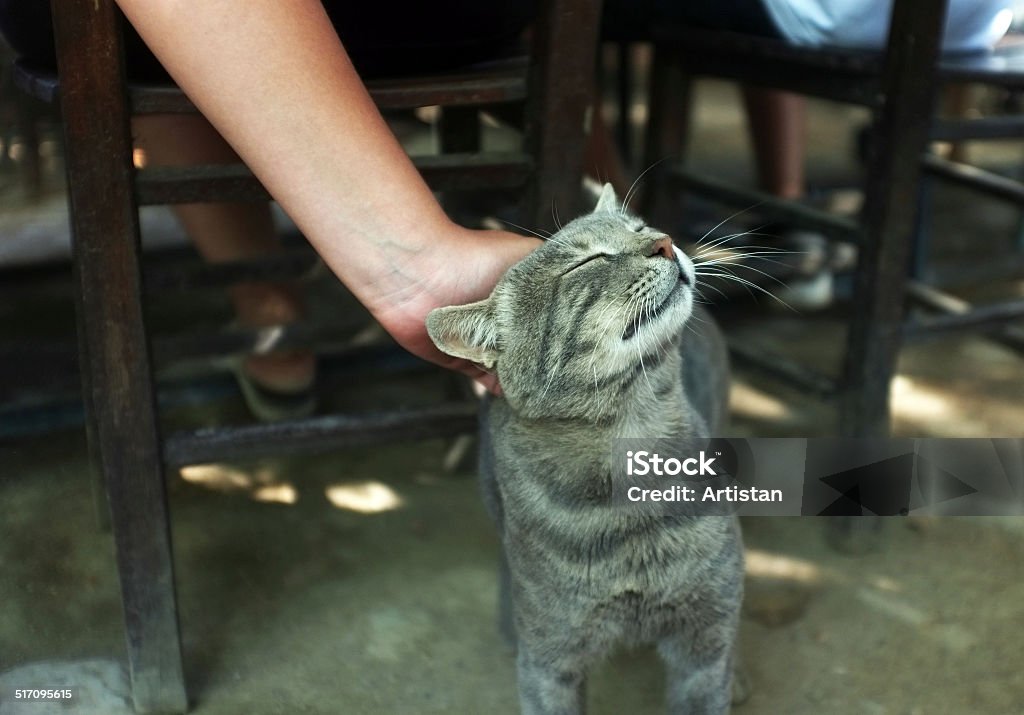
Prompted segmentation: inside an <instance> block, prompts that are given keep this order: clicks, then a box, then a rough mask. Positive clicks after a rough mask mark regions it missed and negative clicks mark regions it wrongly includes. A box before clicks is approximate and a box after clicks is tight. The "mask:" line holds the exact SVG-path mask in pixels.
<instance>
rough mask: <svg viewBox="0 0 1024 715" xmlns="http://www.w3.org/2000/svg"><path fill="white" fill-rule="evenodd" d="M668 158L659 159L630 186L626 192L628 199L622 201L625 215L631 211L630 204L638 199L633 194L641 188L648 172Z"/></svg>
mask: <svg viewBox="0 0 1024 715" xmlns="http://www.w3.org/2000/svg"><path fill="white" fill-rule="evenodd" d="M667 158H668V157H663V158H661V159H658V160H657V161H656V162H654V163H653V164H651V165H650V166H648V167H647V168H646V169H644V170H643V171H641V172H640V174H639V175H638V176H637V177H636V178H635V179H634V180H633V183H632V184H630V186H629V191H627V192H626V198H624V199H623V200H622V212H623V213H626V211H628V210H629V202H630V201H632V200H633V199H634V198H636V196H635V195H634V193H633V192H634V191H636V190H637V189H638V188H639V187H640V179H642V178H644V175H645V174H647V172H648V171H650V170H651V169H653V168H654V167H656V166H657V165H658V164H660V163H662V162H663V161H665V160H666V159H667Z"/></svg>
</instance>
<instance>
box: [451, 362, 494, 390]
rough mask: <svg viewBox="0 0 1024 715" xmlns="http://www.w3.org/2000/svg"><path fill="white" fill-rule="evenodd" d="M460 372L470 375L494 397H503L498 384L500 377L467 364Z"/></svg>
mask: <svg viewBox="0 0 1024 715" xmlns="http://www.w3.org/2000/svg"><path fill="white" fill-rule="evenodd" d="M460 372H462V373H463V374H464V375H468V376H469V377H470V378H472V379H473V381H475V382H476V383H477V384H479V385H481V386H482V387H483V388H484V389H485V390H487V391H488V392H489V393H491V394H492V395H495V396H497V397H501V396H502V395H503V394H504V393H503V392H502V391H501V385H500V384H499V383H498V376H497V375H494V374H492V373H489V372H487V371H486V370H483V369H481V368H480V367H479V366H478V365H474V364H472V363H466V365H465V366H464V367H461V368H460Z"/></svg>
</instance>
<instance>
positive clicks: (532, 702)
mask: <svg viewBox="0 0 1024 715" xmlns="http://www.w3.org/2000/svg"><path fill="white" fill-rule="evenodd" d="M517 666H518V671H519V673H518V674H519V707H520V710H521V711H522V715H583V713H584V712H585V711H586V680H585V676H584V673H583V669H582V667H581V665H580V664H578V663H572V662H568V661H563V662H560V663H559V662H543V661H541V660H540V659H539V658H537V657H535V656H534V655H533V654H532V653H531V652H530V650H529V649H528V648H527V647H526V646H524V645H523V644H522V643H520V645H519V654H518V657H517Z"/></svg>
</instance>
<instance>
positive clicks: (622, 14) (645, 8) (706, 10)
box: [603, 0, 782, 42]
mask: <svg viewBox="0 0 1024 715" xmlns="http://www.w3.org/2000/svg"><path fill="white" fill-rule="evenodd" d="M666 24H679V25H688V26H691V27H702V28H706V29H708V30H725V31H729V32H742V33H744V34H748V35H759V36H761V37H773V38H777V39H781V37H782V35H781V34H780V33H779V30H778V28H777V27H776V26H775V23H774V22H773V21H772V18H771V16H770V15H769V14H768V10H767V9H766V8H765V6H764V3H763V2H762V0H605V3H604V25H603V27H604V32H603V34H604V37H605V39H609V40H620V41H622V40H625V41H632V42H643V41H644V40H649V39H650V28H651V27H652V26H661V25H666Z"/></svg>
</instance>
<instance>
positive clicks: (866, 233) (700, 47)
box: [620, 0, 1024, 437]
mask: <svg viewBox="0 0 1024 715" xmlns="http://www.w3.org/2000/svg"><path fill="white" fill-rule="evenodd" d="M945 10H946V2H943V1H942V0H935V1H930V2H909V1H908V0H896V2H895V3H894V6H893V10H892V19H891V25H890V31H889V37H888V44H887V47H886V49H885V51H884V52H883V53H877V52H867V51H855V50H843V49H817V48H814V49H808V48H798V47H794V46H792V45H789V44H787V43H785V42H782V41H779V40H774V39H766V38H759V37H753V36H747V35H740V34H734V33H726V32H713V31H706V30H698V29H692V28H682V27H660V28H654V29H653V34H654V56H653V60H652V66H651V71H650V76H651V79H650V108H649V117H650V119H649V123H648V126H647V132H646V146H645V158H644V166H647V167H653V168H652V169H651V172H650V174H651V175H652V176H651V178H650V179H648V181H649V183H650V184H652V185H653V188H652V189H651V190H650V191H649V192H648V193H647V195H646V200H647V206H646V211H647V213H649V214H651V215H655V216H658V215H665V212H666V211H667V210H668V209H669V208H671V209H673V210H675V209H677V208H678V205H677V204H675V203H673V204H670V203H669V201H670V200H672V201H676V200H678V196H679V195H680V194H692V195H699V196H702V197H706V198H708V199H711V200H712V201H714V202H718V203H722V204H726V205H730V206H733V207H735V208H739V209H741V210H748V211H749V212H750V213H751V214H754V215H757V216H758V217H759V218H761V219H763V220H764V222H780V223H785V224H787V225H790V226H796V227H800V228H805V229H809V230H812V231H815V232H817V233H820V234H821V235H823V236H824V237H826V238H828V239H830V240H832V241H836V242H840V243H846V244H851V245H853V246H856V247H857V248H856V252H857V255H858V259H857V263H856V268H855V271H854V276H853V289H852V296H851V299H850V306H849V308H850V309H849V312H848V315H849V318H848V323H847V324H848V332H847V338H846V340H847V343H846V350H845V353H844V358H843V363H842V366H841V368H840V370H839V374H838V376H835V373H834V372H832V371H829V370H827V369H825V370H823V369H820V368H819V367H817V366H814V367H811V366H808V365H805V364H802V363H799V362H797V361H794V360H793V359H792V358H789V357H786V356H783V355H781V354H771V353H766V352H765V351H764V350H763V349H761V348H759V347H756V346H751V345H745V344H740V343H735V344H733V345H732V346H731V347H732V351H733V355H734V357H735V358H736V360H737V362H738V363H740V364H743V365H745V366H748V367H750V368H753V369H756V370H758V371H761V372H763V373H766V374H768V375H770V376H772V377H774V378H777V379H781V380H783V381H785V382H786V383H788V384H791V385H793V386H796V387H797V388H798V389H801V390H804V391H806V392H808V393H810V394H814V395H818V396H820V397H822V398H825V399H828V400H834V401H835V402H836V404H837V406H838V409H839V414H840V431H841V433H842V434H845V435H849V436H860V437H868V436H882V435H886V434H888V432H889V425H890V414H889V413H890V411H889V391H890V382H891V378H892V375H893V372H894V368H895V361H896V357H897V354H898V351H899V348H900V345H901V342H902V340H903V339H904V338H905V337H906V338H920V337H925V336H928V335H934V334H939V333H942V332H946V331H950V330H956V329H962V328H964V329H965V328H972V329H984V330H993V329H996V330H999V331H1003V332H1002V333H1001V334H1000V336H999V339H1001V340H1004V341H1005V342H1008V343H1015V344H1017V345H1018V346H1019V345H1020V341H1019V336H1018V337H1014V335H1013V334H1012V329H1011V332H1010V333H1009V334H1007V333H1006V332H1005V331H1006V326H1007V325H1009V323H1010V322H1011V321H1013V320H1014V319H1018V318H1020V317H1021V316H1024V302H1022V301H1020V300H1011V301H1008V302H1002V303H998V304H995V305H986V306H972V305H970V304H967V303H965V302H964V301H962V300H959V299H955V298H953V297H952V296H950V295H947V294H944V293H942V292H940V291H938V290H937V289H936V288H935V287H929V286H927V285H925V284H924V283H923V282H921V281H911V280H910V279H911V267H912V261H911V258H912V255H916V259H915V262H914V265H917V266H918V268H919V269H920V267H921V266H922V264H923V262H924V260H925V259H924V251H923V249H922V248H921V245H922V244H921V242H920V241H917V242H915V236H918V237H920V236H921V235H922V234H921V232H920V227H921V223H920V221H919V219H918V207H919V204H920V202H919V196H921V195H922V186H923V184H922V171H926V172H927V174H928V175H929V176H941V177H942V178H943V179H946V180H952V181H957V182H961V183H964V184H968V185H970V186H972V187H974V188H975V189H977V190H979V191H984V192H988V193H989V194H992V195H997V196H1001V197H1003V198H1005V199H1007V200H1010V201H1014V202H1017V203H1018V204H1019V203H1020V202H1021V198H1022V194H1021V193H1020V187H1019V184H1017V183H1016V182H1013V181H1010V180H1008V179H1006V178H1004V177H999V176H995V175H992V174H991V173H987V172H983V171H979V170H977V169H974V168H969V167H966V166H962V165H957V164H954V163H952V162H949V161H948V160H945V159H942V158H939V157H937V156H936V155H934V154H933V153H927V154H926V149H927V147H928V146H929V140H930V139H932V138H939V139H945V140H950V139H958V140H960V139H967V138H984V137H985V136H992V137H1006V136H1020V134H1019V133H1020V122H1019V120H1017V119H1016V118H1013V119H999V120H995V121H980V122H979V121H970V120H958V121H950V120H941V121H936V120H935V110H934V108H935V106H936V97H937V92H938V91H939V88H940V87H942V86H945V85H952V84H963V83H967V82H975V83H982V84H988V85H995V86H999V87H1004V88H1017V87H1019V85H1020V80H1021V78H1022V76H1021V73H1020V70H1021V69H1024V64H1022V63H1021V62H1020V61H1019V60H1015V59H1011V58H1010V56H1008V55H999V54H997V55H993V56H987V55H984V56H965V57H958V58H946V59H944V60H942V61H941V62H940V61H939V44H938V38H939V37H940V36H941V31H942V26H943V18H944V15H945ZM1014 56H1017V55H1014ZM622 74H623V75H625V74H626V73H622ZM695 77H715V78H724V79H731V80H736V81H739V82H742V83H744V84H747V85H753V86H758V87H766V88H771V89H781V90H787V91H792V92H794V93H797V94H802V95H807V96H812V97H818V98H822V99H827V100H834V101H838V102H844V103H851V104H855V105H859V106H864V107H867V108H868V109H870V110H871V113H872V117H873V119H872V123H871V126H870V129H869V132H868V133H867V146H866V148H867V152H866V157H865V167H864V172H863V186H862V196H863V203H862V204H861V208H860V211H859V214H858V216H857V217H856V218H853V219H851V218H849V217H846V216H839V215H835V214H832V213H828V212H826V211H823V210H819V209H817V208H814V207H812V206H810V205H808V204H806V203H803V202H792V201H785V200H781V199H778V198H775V197H773V196H770V195H767V194H765V193H762V192H758V191H752V190H749V189H746V188H743V187H738V186H734V185H730V184H727V183H725V182H722V181H720V180H717V179H715V178H712V177H708V176H705V175H698V174H697V173H695V172H693V171H691V170H689V169H687V168H686V166H685V159H684V155H685V147H686V141H687V136H688V133H689V116H690V106H689V105H690V94H691V85H692V80H693V78H695ZM620 94H621V95H628V90H620ZM666 159H667V161H666ZM922 159H923V161H922ZM769 240H770V239H769ZM762 242H763V241H762ZM725 245H728V243H726V244H725ZM915 245H917V246H918V249H917V251H916V252H915V250H914V247H915ZM755 265H758V267H759V268H765V270H766V271H767V272H770V271H771V269H770V268H766V266H765V264H764V263H755ZM919 272H920V271H919ZM750 275H751V276H752V275H753V274H750ZM990 275H991V274H990ZM1004 275H1005V271H1004ZM755 279H756V277H755ZM908 298H909V299H911V300H912V301H913V303H914V304H915V305H921V306H924V307H925V308H927V310H928V312H931V313H932V315H930V316H915V318H914V319H913V320H912V321H911V322H909V323H907V322H906V319H907V316H908V312H907V307H908V302H907V300H908Z"/></svg>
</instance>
